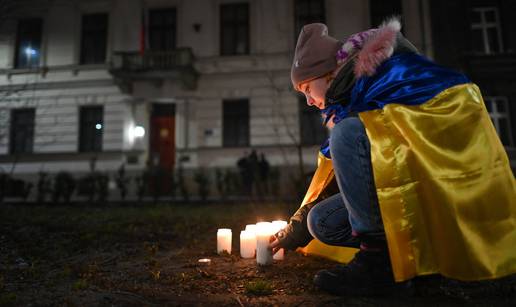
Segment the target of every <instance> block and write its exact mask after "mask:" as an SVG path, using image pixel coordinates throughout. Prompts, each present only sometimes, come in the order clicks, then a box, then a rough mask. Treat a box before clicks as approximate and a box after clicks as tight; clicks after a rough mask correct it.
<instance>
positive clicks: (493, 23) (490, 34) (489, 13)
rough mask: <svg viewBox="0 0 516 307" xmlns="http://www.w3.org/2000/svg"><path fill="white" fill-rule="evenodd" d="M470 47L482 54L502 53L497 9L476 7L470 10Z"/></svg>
mask: <svg viewBox="0 0 516 307" xmlns="http://www.w3.org/2000/svg"><path fill="white" fill-rule="evenodd" d="M470 13H471V16H470V19H471V31H472V33H471V34H472V35H471V39H472V41H471V47H472V49H473V51H474V52H477V53H482V54H492V53H499V52H502V51H503V43H502V31H501V26H500V18H499V16H500V15H499V13H498V8H496V7H477V8H473V9H471V12H470Z"/></svg>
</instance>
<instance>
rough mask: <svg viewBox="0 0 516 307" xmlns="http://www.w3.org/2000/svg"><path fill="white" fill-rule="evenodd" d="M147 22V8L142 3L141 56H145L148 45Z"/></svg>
mask: <svg viewBox="0 0 516 307" xmlns="http://www.w3.org/2000/svg"><path fill="white" fill-rule="evenodd" d="M146 28H147V27H146V22H145V6H144V4H143V2H142V6H141V24H140V55H143V54H144V53H145V49H147V48H146V47H147V44H146V37H145V34H146V30H147V29H146Z"/></svg>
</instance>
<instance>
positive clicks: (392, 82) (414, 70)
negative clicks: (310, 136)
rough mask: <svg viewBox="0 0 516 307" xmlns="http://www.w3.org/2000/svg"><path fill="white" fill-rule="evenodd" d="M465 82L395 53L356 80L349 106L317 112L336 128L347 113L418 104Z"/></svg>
mask: <svg viewBox="0 0 516 307" xmlns="http://www.w3.org/2000/svg"><path fill="white" fill-rule="evenodd" d="M469 82H470V80H469V79H468V78H467V77H466V76H465V75H463V74H461V73H459V72H456V71H453V70H451V69H448V68H445V67H442V66H439V65H437V64H435V63H434V62H432V61H430V60H428V59H427V58H425V57H423V56H421V55H418V54H415V53H411V52H406V53H399V54H395V55H393V56H392V57H391V58H390V59H388V60H387V61H385V62H384V63H382V64H381V65H380V66H379V67H378V69H377V71H376V74H374V75H373V76H371V77H367V76H365V77H362V78H360V79H358V80H357V81H356V83H355V86H354V87H353V90H352V92H351V98H350V102H349V103H347V104H345V105H341V104H335V105H329V106H328V107H326V108H325V109H324V110H322V111H321V112H322V113H323V115H324V116H325V117H326V120H325V124H326V123H327V121H328V120H329V119H330V117H331V115H335V116H334V118H333V121H334V123H335V124H337V123H338V122H340V121H341V120H342V119H344V118H346V117H347V116H348V115H349V114H350V113H358V112H364V111H370V110H375V109H381V108H383V107H384V106H385V105H387V104H390V103H397V104H406V105H418V104H422V103H425V102H427V101H428V100H430V99H432V98H433V97H434V96H435V95H437V94H439V93H440V92H442V91H444V90H445V89H447V88H449V87H452V86H455V85H459V84H464V83H469ZM325 144H326V143H325ZM323 145H324V144H323ZM325 150H326V151H328V149H326V148H325ZM321 152H322V150H321Z"/></svg>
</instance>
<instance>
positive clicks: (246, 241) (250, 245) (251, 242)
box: [240, 230, 256, 258]
mask: <svg viewBox="0 0 516 307" xmlns="http://www.w3.org/2000/svg"><path fill="white" fill-rule="evenodd" d="M255 246H256V236H255V234H254V233H253V232H250V231H245V230H242V231H241V232H240V256H242V258H254V250H255Z"/></svg>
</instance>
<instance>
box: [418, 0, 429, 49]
mask: <svg viewBox="0 0 516 307" xmlns="http://www.w3.org/2000/svg"><path fill="white" fill-rule="evenodd" d="M423 1H424V0H419V3H418V9H419V30H420V31H421V49H422V50H421V51H422V52H423V54H424V55H426V56H428V54H426V47H427V46H426V29H425V15H424V9H423Z"/></svg>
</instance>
